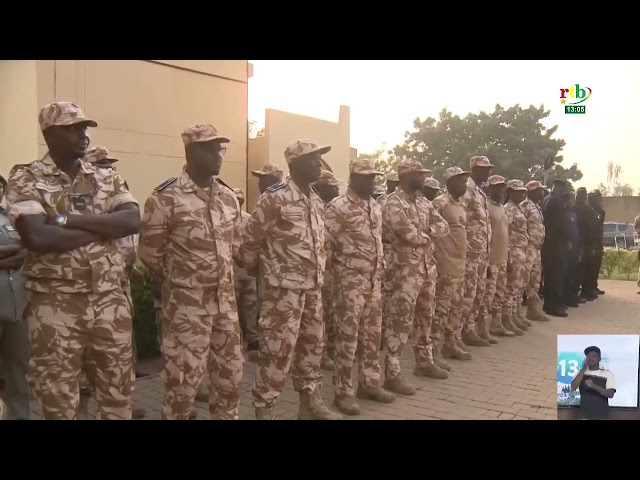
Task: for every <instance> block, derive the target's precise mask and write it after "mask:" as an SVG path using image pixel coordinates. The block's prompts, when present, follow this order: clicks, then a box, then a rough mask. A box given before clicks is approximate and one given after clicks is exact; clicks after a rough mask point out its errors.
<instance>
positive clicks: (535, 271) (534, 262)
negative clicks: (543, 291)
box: [522, 246, 542, 298]
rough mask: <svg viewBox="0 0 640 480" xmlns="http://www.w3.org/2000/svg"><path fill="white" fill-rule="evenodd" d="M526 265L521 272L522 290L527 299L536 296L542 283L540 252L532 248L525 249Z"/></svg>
mask: <svg viewBox="0 0 640 480" xmlns="http://www.w3.org/2000/svg"><path fill="white" fill-rule="evenodd" d="M526 255H527V265H526V267H525V269H524V271H523V282H522V285H523V288H524V289H525V292H524V293H526V294H527V298H534V297H537V296H538V292H539V291H540V284H541V283H542V257H541V256H540V250H538V249H537V248H535V247H533V246H529V247H527V251H526Z"/></svg>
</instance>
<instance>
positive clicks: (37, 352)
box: [24, 290, 134, 420]
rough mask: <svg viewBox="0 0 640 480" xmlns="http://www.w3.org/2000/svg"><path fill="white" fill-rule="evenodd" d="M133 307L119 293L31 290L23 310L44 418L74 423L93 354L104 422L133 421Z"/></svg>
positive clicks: (100, 415)
mask: <svg viewBox="0 0 640 480" xmlns="http://www.w3.org/2000/svg"><path fill="white" fill-rule="evenodd" d="M131 317H132V306H131V303H130V300H129V298H128V297H127V296H126V295H125V293H124V292H123V291H121V290H114V291H111V292H106V293H100V294H86V293H77V294H55V295H54V294H49V293H40V292H31V293H30V295H29V301H28V304H27V307H26V309H25V312H24V319H25V320H26V321H28V323H29V339H30V343H31V359H30V369H31V384H32V385H31V386H32V389H33V395H34V397H35V398H37V399H38V401H39V402H40V404H41V405H42V412H43V415H44V418H45V419H46V420H75V418H76V411H77V409H78V403H79V400H80V373H81V370H82V355H83V353H84V352H85V350H89V351H90V352H91V356H92V358H93V362H94V365H95V368H94V372H92V373H90V375H91V376H92V378H93V380H92V381H93V383H94V385H95V391H96V402H97V404H98V415H97V418H98V419H101V420H131V390H132V388H133V383H134V373H133V352H132V348H131V330H132V326H131Z"/></svg>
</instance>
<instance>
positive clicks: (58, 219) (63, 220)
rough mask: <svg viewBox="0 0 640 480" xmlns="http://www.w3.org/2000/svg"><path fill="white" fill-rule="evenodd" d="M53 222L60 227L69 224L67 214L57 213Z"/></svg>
mask: <svg viewBox="0 0 640 480" xmlns="http://www.w3.org/2000/svg"><path fill="white" fill-rule="evenodd" d="M53 222H54V223H55V224H56V225H57V226H59V227H65V226H66V225H67V216H66V215H56V216H55V218H54V219H53Z"/></svg>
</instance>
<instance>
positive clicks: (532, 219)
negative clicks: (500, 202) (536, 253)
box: [520, 198, 544, 250]
mask: <svg viewBox="0 0 640 480" xmlns="http://www.w3.org/2000/svg"><path fill="white" fill-rule="evenodd" d="M520 207H521V208H522V211H523V212H524V216H525V217H527V233H528V234H529V245H530V246H532V247H535V248H536V250H540V249H541V248H542V244H543V243H544V219H543V218H542V210H540V207H539V206H538V205H536V204H535V203H534V202H532V201H531V200H529V199H528V198H527V199H526V200H525V201H524V202H522V203H521V204H520Z"/></svg>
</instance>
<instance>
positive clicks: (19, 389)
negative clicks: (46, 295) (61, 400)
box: [0, 321, 31, 420]
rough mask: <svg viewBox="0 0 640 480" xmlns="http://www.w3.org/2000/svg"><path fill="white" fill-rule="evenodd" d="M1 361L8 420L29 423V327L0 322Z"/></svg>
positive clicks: (22, 322) (25, 324)
mask: <svg viewBox="0 0 640 480" xmlns="http://www.w3.org/2000/svg"><path fill="white" fill-rule="evenodd" d="M0 358H2V364H3V365H4V370H5V373H4V376H5V395H4V397H5V403H6V404H7V407H8V409H9V415H8V419H9V420H29V419H30V418H31V410H30V407H29V398H30V392H29V382H28V380H27V374H28V370H29V325H28V324H27V322H24V321H21V322H0Z"/></svg>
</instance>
